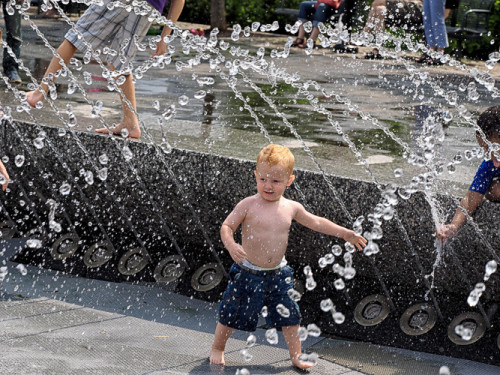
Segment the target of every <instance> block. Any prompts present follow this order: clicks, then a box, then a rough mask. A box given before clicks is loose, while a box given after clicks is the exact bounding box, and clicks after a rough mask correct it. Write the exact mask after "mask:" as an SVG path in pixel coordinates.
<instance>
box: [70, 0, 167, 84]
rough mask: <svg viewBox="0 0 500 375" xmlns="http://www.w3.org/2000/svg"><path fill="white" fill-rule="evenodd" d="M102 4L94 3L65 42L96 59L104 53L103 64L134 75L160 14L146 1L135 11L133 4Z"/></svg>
mask: <svg viewBox="0 0 500 375" xmlns="http://www.w3.org/2000/svg"><path fill="white" fill-rule="evenodd" d="M101 4H102V5H97V4H96V3H92V5H90V7H89V8H88V9H87V10H86V11H85V13H84V14H83V16H82V17H81V18H80V19H79V20H78V22H77V23H76V25H75V27H74V28H72V29H70V30H69V31H68V32H67V33H66V35H65V38H66V39H67V40H68V41H69V42H70V43H71V44H73V45H74V46H75V47H76V48H77V49H78V50H79V51H81V52H83V53H92V57H94V53H95V52H96V51H100V59H101V60H103V61H107V62H108V63H110V64H111V65H112V66H113V67H114V69H116V70H117V71H120V72H121V73H122V74H130V72H131V70H132V62H133V60H134V57H135V54H136V53H137V47H138V45H140V44H141V42H142V40H143V39H144V37H145V36H146V33H147V32H148V30H149V28H150V27H151V24H152V22H153V17H152V13H153V11H155V12H156V13H158V12H157V11H156V10H155V9H154V8H153V7H151V6H150V5H149V3H147V2H146V1H144V2H142V5H141V6H135V7H133V6H132V1H130V0H121V1H114V0H104V1H103V2H102V3H101ZM112 4H114V6H112ZM117 5H118V6H117ZM108 7H110V8H112V9H111V10H110V9H109V8H108ZM106 47H107V48H106Z"/></svg>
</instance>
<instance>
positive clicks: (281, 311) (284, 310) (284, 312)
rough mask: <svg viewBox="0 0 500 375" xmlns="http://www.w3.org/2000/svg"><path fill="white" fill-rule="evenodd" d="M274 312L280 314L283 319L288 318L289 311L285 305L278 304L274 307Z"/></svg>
mask: <svg viewBox="0 0 500 375" xmlns="http://www.w3.org/2000/svg"><path fill="white" fill-rule="evenodd" d="M276 311H277V312H278V314H280V315H281V316H282V317H283V318H288V317H289V316H290V310H288V309H287V308H286V307H285V305H283V304H282V303H279V304H278V305H276Z"/></svg>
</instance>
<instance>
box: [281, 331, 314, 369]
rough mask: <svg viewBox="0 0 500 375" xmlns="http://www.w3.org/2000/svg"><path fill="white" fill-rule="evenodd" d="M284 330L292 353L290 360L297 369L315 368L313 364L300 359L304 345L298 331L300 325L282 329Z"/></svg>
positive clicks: (289, 350)
mask: <svg viewBox="0 0 500 375" xmlns="http://www.w3.org/2000/svg"><path fill="white" fill-rule="evenodd" d="M281 328H282V330H283V336H285V341H286V344H287V346H288V352H289V353H290V359H291V360H292V364H293V365H294V366H295V367H298V368H300V369H306V368H310V367H313V365H312V364H311V363H308V362H304V361H301V360H300V359H299V357H300V355H301V354H302V344H301V343H300V340H299V336H298V334H297V330H298V329H299V325H294V326H288V327H281Z"/></svg>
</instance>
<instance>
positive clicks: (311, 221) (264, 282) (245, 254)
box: [210, 144, 366, 369]
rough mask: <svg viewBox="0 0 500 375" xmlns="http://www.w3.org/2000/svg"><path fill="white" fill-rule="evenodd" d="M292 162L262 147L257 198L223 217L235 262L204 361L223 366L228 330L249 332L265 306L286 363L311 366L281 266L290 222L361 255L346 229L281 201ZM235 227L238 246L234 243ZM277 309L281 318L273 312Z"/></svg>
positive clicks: (281, 151) (358, 239)
mask: <svg viewBox="0 0 500 375" xmlns="http://www.w3.org/2000/svg"><path fill="white" fill-rule="evenodd" d="M293 164H294V157H293V155H292V153H291V152H290V150H289V149H288V148H286V147H283V146H278V145H274V144H271V145H268V146H266V147H264V149H262V151H261V152H260V153H259V156H258V157H257V167H256V170H255V178H256V180H257V194H255V195H253V196H250V197H248V198H245V199H243V200H242V201H241V202H239V203H238V204H237V205H236V207H235V208H234V210H233V211H232V212H231V213H230V214H229V216H228V217H227V218H226V220H225V221H224V223H223V224H222V228H221V238H222V242H223V243H224V246H225V247H226V249H227V250H228V251H229V254H230V255H231V258H233V260H234V261H235V263H234V264H233V265H232V266H231V269H230V271H229V278H230V280H229V284H228V286H227V289H226V291H225V292H224V296H223V299H222V301H221V304H220V306H219V323H218V324H217V328H216V330H215V337H214V342H213V344H212V349H211V351H210V362H211V363H214V364H224V363H225V362H224V349H225V346H226V342H227V340H228V339H229V337H230V336H231V333H232V332H233V330H234V329H240V330H243V331H255V329H256V328H257V321H258V315H259V313H260V311H261V309H262V307H263V306H267V310H268V315H267V317H266V320H267V324H268V326H269V328H282V330H283V335H284V337H285V341H286V343H287V345H288V350H289V352H290V358H291V360H292V364H293V365H294V366H296V367H298V368H300V369H306V368H309V367H312V364H311V363H308V362H305V361H302V360H301V359H300V358H299V357H300V355H301V354H302V351H301V343H300V340H299V338H298V335H297V330H298V328H299V327H300V326H299V324H300V317H301V315H300V311H299V306H298V305H297V303H296V302H295V301H293V300H292V299H291V298H290V297H289V296H288V293H287V292H288V290H290V289H291V288H293V281H292V280H293V277H292V276H293V269H292V268H291V267H289V266H287V265H286V261H285V258H284V256H285V252H286V248H287V244H288V232H289V230H290V225H291V224H292V220H295V221H297V222H298V223H300V224H302V225H304V226H306V227H307V228H310V229H312V230H314V231H317V232H321V233H324V234H328V235H331V236H336V237H340V238H343V239H344V240H346V241H348V242H350V243H351V244H352V245H354V246H356V247H357V248H358V249H359V250H361V249H362V248H363V247H364V246H366V240H365V239H364V238H363V237H362V236H357V235H355V234H354V232H353V231H352V230H349V229H346V228H344V227H341V226H339V225H337V224H334V223H333V222H331V221H330V220H328V219H325V218H322V217H318V216H315V215H313V214H311V213H309V212H307V211H306V210H305V209H304V207H303V206H302V205H301V204H300V203H298V202H295V201H292V200H290V199H286V198H284V197H283V193H284V192H285V189H286V188H287V187H288V186H290V185H291V184H292V182H293V181H294V179H295V176H294V175H293ZM240 225H241V227H242V243H241V245H240V244H238V243H236V242H235V240H234V232H235V231H236V229H237V228H238V227H239V226H240ZM278 304H283V305H284V306H285V307H286V308H287V309H288V310H289V312H290V315H289V316H287V317H285V316H282V315H281V314H279V313H278V311H277V310H276V307H277V305H278ZM285 315H286V314H285Z"/></svg>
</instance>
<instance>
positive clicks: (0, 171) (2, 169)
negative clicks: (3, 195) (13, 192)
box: [0, 161, 9, 191]
mask: <svg viewBox="0 0 500 375" xmlns="http://www.w3.org/2000/svg"><path fill="white" fill-rule="evenodd" d="M0 174H2V175H3V176H4V177H5V182H4V183H3V185H2V190H3V191H5V189H7V185H8V184H9V174H8V173H7V169H5V166H4V165H3V163H2V162H1V161H0Z"/></svg>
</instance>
